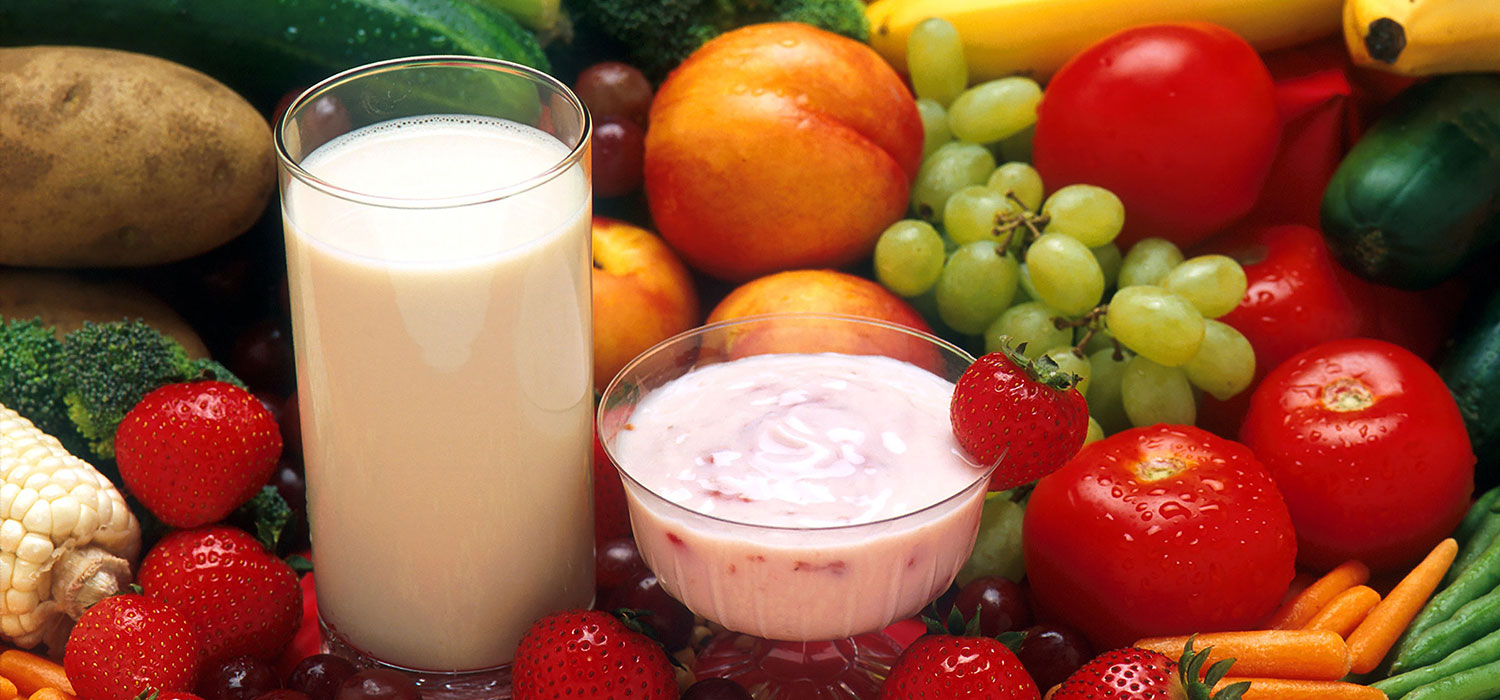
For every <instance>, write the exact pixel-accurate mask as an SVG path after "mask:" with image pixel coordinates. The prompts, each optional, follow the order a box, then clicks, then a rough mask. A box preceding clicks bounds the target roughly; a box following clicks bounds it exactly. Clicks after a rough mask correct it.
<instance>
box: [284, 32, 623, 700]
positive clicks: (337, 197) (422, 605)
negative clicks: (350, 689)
mask: <svg viewBox="0 0 1500 700" xmlns="http://www.w3.org/2000/svg"><path fill="white" fill-rule="evenodd" d="M589 127H590V124H589V116H588V112H587V111H586V110H585V108H584V106H583V104H582V102H581V101H580V100H579V99H578V98H577V97H576V96H574V95H573V94H572V93H571V92H570V91H569V90H568V88H567V87H566V86H564V85H563V84H561V83H559V82H558V81H556V80H555V79H553V78H551V77H549V76H547V75H545V74H542V73H539V72H536V71H534V70H531V69H529V68H526V67H523V66H519V65H515V64H511V63H506V62H502V61H493V60H486V59H479V58H473V57H459V56H433V57H416V58H406V59H399V60H394V61H388V62H383V63H377V64H372V65H369V66H364V67H361V68H356V69H353V70H350V71H348V72H345V73H341V74H339V75H336V76H334V77H332V78H329V79H328V80H326V81H324V82H322V83H320V84H318V85H316V86H314V87H312V88H311V89H309V90H308V91H307V92H305V93H303V94H302V95H301V96H300V97H298V98H297V99H296V100H295V101H294V102H292V103H291V105H290V107H289V108H288V109H287V111H286V114H285V116H284V117H283V118H282V119H281V121H280V123H278V124H277V125H276V147H277V151H278V155H279V157H280V164H281V169H280V173H281V175H280V181H281V192H282V213H283V220H284V223H285V235H286V253H287V272H288V276H289V281H290V291H291V307H292V327H293V337H294V341H295V347H296V360H297V392H298V393H297V396H298V401H299V406H300V411H301V416H302V435H303V444H304V456H305V460H306V472H307V490H308V516H309V518H310V521H311V525H312V542H313V558H314V561H315V564H316V574H315V576H316V582H317V595H318V608H319V613H320V615H321V617H322V624H323V630H324V636H325V641H326V644H327V646H328V647H329V648H330V650H332V651H333V652H335V653H339V654H342V655H345V656H347V657H349V658H351V659H353V660H355V661H356V662H357V663H358V664H360V665H363V666H386V667H394V668H397V669H402V670H406V671H409V672H411V673H412V676H413V678H414V679H415V680H416V681H417V682H418V684H419V685H420V686H421V688H422V692H423V695H424V697H426V698H428V700H434V699H435V698H442V697H464V698H497V697H509V677H508V676H509V674H508V670H507V669H508V666H509V664H510V662H511V660H512V655H513V653H514V650H515V648H516V644H517V642H518V640H519V639H520V637H521V634H522V633H523V632H524V631H525V629H526V627H527V626H528V625H529V624H530V623H531V622H532V621H533V620H535V619H537V618H538V617H541V616H542V615H544V614H546V613H548V612H550V611H553V610H556V609H562V608H567V607H587V606H589V605H590V604H591V602H592V600H593V595H594V593H593V590H594V580H593V579H594V572H593V524H592V506H591V493H592V492H591V487H590V467H589V460H590V456H591V447H592V445H591V440H592V436H591V429H592V418H593V411H592V406H593V403H592V395H591V391H592V387H593V379H592V376H591V367H592V363H591V360H590V353H591V348H592V340H591V328H590V313H591V307H590V289H589V279H590V270H591V266H592V265H591V255H590V217H591V209H592V200H591V196H590V162H589Z"/></svg>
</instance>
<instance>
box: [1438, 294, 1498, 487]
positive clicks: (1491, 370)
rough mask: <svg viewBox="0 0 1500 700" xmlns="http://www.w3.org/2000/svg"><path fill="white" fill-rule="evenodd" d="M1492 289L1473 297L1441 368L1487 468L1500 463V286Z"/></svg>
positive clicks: (1481, 464)
mask: <svg viewBox="0 0 1500 700" xmlns="http://www.w3.org/2000/svg"><path fill="white" fill-rule="evenodd" d="M1486 294H1487V296H1484V297H1481V298H1478V299H1472V300H1471V303H1470V308H1469V309H1467V310H1466V311H1465V313H1464V314H1463V316H1462V317H1461V318H1463V319H1464V320H1463V321H1462V322H1461V323H1462V325H1461V326H1460V327H1459V328H1458V330H1457V331H1455V333H1454V335H1453V344H1452V346H1450V347H1449V348H1448V350H1447V352H1445V353H1444V354H1443V357H1442V358H1441V360H1440V361H1439V362H1438V367H1437V369H1438V375H1439V376H1441V377H1442V378H1443V382H1444V383H1446V384H1447V385H1448V390H1449V391H1451V392H1453V398H1454V400H1455V401H1457V402H1458V412H1459V413H1460V414H1461V415H1463V418H1464V426H1465V427H1467V428H1468V430H1469V444H1470V445H1471V446H1472V447H1473V448H1474V456H1475V457H1476V458H1478V464H1479V465H1480V468H1481V469H1489V468H1492V467H1491V466H1490V465H1494V464H1496V463H1497V462H1500V285H1492V286H1491V288H1490V289H1489V290H1488V291H1487V292H1486ZM1491 481H1493V480H1491Z"/></svg>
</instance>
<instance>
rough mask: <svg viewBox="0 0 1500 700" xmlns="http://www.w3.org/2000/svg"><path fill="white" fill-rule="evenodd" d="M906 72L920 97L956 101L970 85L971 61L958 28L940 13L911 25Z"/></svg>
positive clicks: (907, 46) (907, 42) (944, 103)
mask: <svg viewBox="0 0 1500 700" xmlns="http://www.w3.org/2000/svg"><path fill="white" fill-rule="evenodd" d="M906 72H907V74H908V75H910V76H911V86H912V90H913V91H914V92H916V93H917V97H925V98H928V99H930V100H934V101H936V102H937V103H938V104H942V105H947V104H949V103H951V102H953V99H954V98H955V97H958V95H959V93H962V92H963V91H964V88H965V87H967V86H968V85H969V64H968V62H967V61H965V60H964V44H963V39H962V38H961V37H959V35H958V28H957V27H955V26H953V23H952V22H949V21H948V20H946V19H943V18H941V17H929V18H927V19H924V20H922V21H921V22H918V23H917V26H915V27H912V30H911V34H910V35H909V36H907V38H906Z"/></svg>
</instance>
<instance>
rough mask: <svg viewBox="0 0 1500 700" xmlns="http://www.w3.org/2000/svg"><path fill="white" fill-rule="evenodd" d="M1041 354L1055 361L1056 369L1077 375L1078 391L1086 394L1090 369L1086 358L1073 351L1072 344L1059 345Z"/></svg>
mask: <svg viewBox="0 0 1500 700" xmlns="http://www.w3.org/2000/svg"><path fill="white" fill-rule="evenodd" d="M1042 354H1043V355H1045V356H1047V357H1049V358H1051V359H1052V361H1053V362H1056V363H1057V368H1058V369H1060V370H1062V371H1064V372H1067V373H1068V374H1071V375H1073V376H1075V377H1078V384H1077V386H1078V393H1079V394H1082V395H1084V396H1088V390H1089V373H1090V370H1091V369H1092V368H1091V367H1089V361H1088V358H1086V357H1084V356H1083V355H1080V354H1078V353H1076V352H1074V351H1073V346H1072V345H1059V346H1057V347H1055V348H1052V349H1051V350H1048V351H1047V352H1044V353H1042Z"/></svg>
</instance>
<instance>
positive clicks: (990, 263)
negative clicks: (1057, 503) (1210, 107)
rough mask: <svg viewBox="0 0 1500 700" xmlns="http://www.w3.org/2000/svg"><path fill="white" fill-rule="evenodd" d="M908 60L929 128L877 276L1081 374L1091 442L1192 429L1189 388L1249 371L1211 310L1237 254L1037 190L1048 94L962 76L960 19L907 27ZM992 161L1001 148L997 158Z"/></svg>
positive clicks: (1231, 285)
mask: <svg viewBox="0 0 1500 700" xmlns="http://www.w3.org/2000/svg"><path fill="white" fill-rule="evenodd" d="M908 47H909V51H908V66H909V69H910V72H911V78H912V84H913V87H914V89H915V90H916V93H917V96H918V102H917V104H918V108H919V111H920V112H921V115H922V120H923V126H924V128H925V130H926V139H925V142H924V159H923V162H922V166H921V168H920V169H919V171H918V173H917V177H916V180H915V181H914V182H913V185H912V198H911V199H912V201H911V205H912V206H911V217H910V218H907V219H903V220H901V221H898V222H896V223H895V224H893V225H891V226H890V227H889V228H887V229H886V231H885V232H884V233H882V235H881V236H880V238H879V240H878V242H877V244H876V247H875V258H874V266H875V275H876V278H877V279H878V280H879V281H880V282H881V284H883V285H884V286H885V287H886V288H887V289H890V290H891V291H893V292H895V293H896V294H898V295H901V296H903V297H907V298H909V299H911V300H912V301H913V303H914V304H915V305H916V306H917V307H918V308H920V309H922V310H923V311H924V313H927V314H928V315H929V316H935V319H934V320H935V321H936V323H935V324H934V325H935V326H936V327H938V328H939V329H941V330H942V331H944V332H945V333H946V332H948V331H951V335H957V336H962V337H965V338H967V339H973V340H974V341H975V342H972V343H970V344H971V345H977V344H978V342H979V341H980V339H982V343H983V346H984V351H985V352H993V351H996V350H998V349H1000V347H1001V344H1002V343H1008V344H1010V345H1011V346H1016V345H1018V344H1021V343H1024V344H1025V349H1024V352H1025V354H1026V355H1028V356H1030V357H1033V358H1037V357H1041V356H1042V355H1046V356H1047V357H1049V358H1051V359H1052V360H1053V361H1054V362H1056V363H1057V364H1058V365H1059V366H1060V367H1062V368H1063V369H1064V370H1065V371H1068V372H1072V373H1073V374H1076V375H1078V377H1079V378H1080V382H1079V389H1080V391H1082V392H1083V393H1084V395H1085V397H1086V399H1087V401H1088V404H1089V412H1090V415H1091V418H1092V420H1091V425H1090V431H1091V437H1098V436H1102V435H1103V434H1105V433H1107V432H1115V431H1118V430H1121V429H1124V428H1127V427H1130V426H1132V425H1135V426H1139V425H1151V424H1154V423H1159V422H1164V423H1181V424H1191V423H1193V422H1194V421H1195V419H1196V415H1197V397H1198V394H1199V392H1200V391H1201V392H1206V393H1208V394H1210V395H1213V396H1215V397H1218V398H1221V399H1225V398H1228V397H1230V396H1233V395H1234V394H1237V393H1239V392H1240V391H1243V390H1244V389H1245V388H1246V387H1247V386H1248V385H1249V383H1250V381H1251V379H1252V377H1253V375H1254V372H1255V356H1254V353H1253V352H1252V350H1251V347H1250V343H1249V341H1247V340H1246V339H1245V337H1244V336H1243V335H1241V334H1240V333H1239V332H1238V331H1236V330H1235V329H1234V328H1232V327H1230V326H1229V325H1227V324H1225V323H1223V322H1220V321H1218V320H1216V319H1217V318H1219V317H1220V316H1223V315H1224V314H1226V313H1228V312H1229V311H1231V310H1232V309H1234V308H1235V306H1237V305H1238V303H1239V301H1240V298H1241V297H1242V296H1243V295H1244V293H1245V286H1246V278H1245V273H1244V270H1243V269H1242V268H1241V267H1240V266H1239V264H1238V263H1236V262H1235V261H1234V260H1233V259H1231V258H1228V257H1226V256H1222V255H1203V256H1198V257H1193V258H1187V259H1185V258H1184V256H1183V254H1182V252H1181V251H1180V250H1178V249H1177V247H1176V246H1175V245H1173V244H1172V243H1171V242H1169V241H1166V240H1162V239H1159V238H1148V239H1145V240H1142V241H1140V242H1139V243H1137V244H1135V245H1134V246H1132V247H1131V248H1130V250H1129V251H1121V250H1120V248H1119V247H1118V246H1117V245H1116V244H1115V242H1114V241H1115V238H1116V236H1118V235H1119V233H1120V230H1121V228H1122V227H1123V225H1124V222H1125V209H1124V205H1123V204H1122V203H1121V202H1120V199H1119V198H1118V197H1117V196H1115V195H1114V194H1113V193H1112V192H1110V191H1108V190H1106V189H1104V188H1101V187H1096V186H1092V185H1086V184H1075V185H1069V186H1066V187H1061V188H1058V189H1056V190H1055V191H1053V192H1051V193H1050V194H1047V193H1046V189H1045V188H1044V186H1043V182H1042V179H1041V176H1040V174H1038V173H1037V171H1036V169H1035V168H1033V167H1031V165H1029V164H1028V163H1026V162H1025V160H1026V159H1027V158H1028V157H1029V141H1030V133H1029V132H1030V129H1031V127H1032V126H1033V125H1034V124H1035V122H1036V105H1037V103H1038V102H1039V101H1040V99H1041V95H1042V92H1041V89H1040V87H1038V86H1037V85H1036V83H1035V82H1033V81H1030V80H1028V79H1026V78H1017V77H1013V78H1003V79H1000V80H994V81H990V82H986V83H981V84H978V85H974V86H969V85H968V84H967V80H968V76H967V70H966V68H965V66H964V62H963V53H962V47H961V45H960V44H959V41H958V34H957V31H956V30H954V29H953V25H952V24H950V23H948V22H946V21H943V20H940V19H934V20H927V21H925V22H923V23H921V24H919V25H918V26H917V27H916V28H915V30H914V31H913V33H912V35H911V39H910V43H909V45H908ZM997 155H998V157H997Z"/></svg>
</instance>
